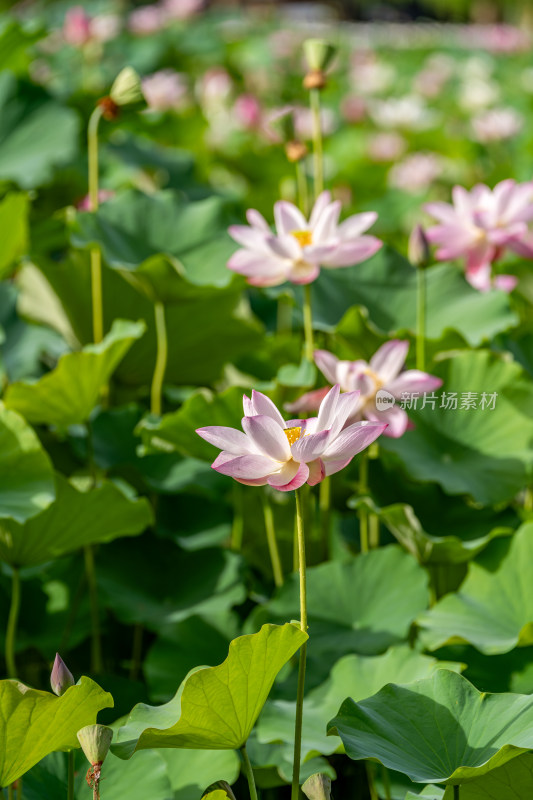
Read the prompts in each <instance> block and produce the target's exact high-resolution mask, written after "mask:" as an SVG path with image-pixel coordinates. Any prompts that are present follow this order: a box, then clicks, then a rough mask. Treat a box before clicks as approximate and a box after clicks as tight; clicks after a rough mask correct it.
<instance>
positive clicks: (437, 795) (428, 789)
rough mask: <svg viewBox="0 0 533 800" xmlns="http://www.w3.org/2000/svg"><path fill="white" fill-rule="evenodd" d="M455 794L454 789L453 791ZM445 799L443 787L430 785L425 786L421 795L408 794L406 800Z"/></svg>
mask: <svg viewBox="0 0 533 800" xmlns="http://www.w3.org/2000/svg"><path fill="white" fill-rule="evenodd" d="M452 792H453V789H452ZM443 797H444V791H443V789H442V787H441V786H433V785H431V784H428V785H427V786H424V788H423V789H422V791H421V792H420V794H417V793H416V792H407V794H406V795H405V800H417V798H418V800H442V798H443Z"/></svg>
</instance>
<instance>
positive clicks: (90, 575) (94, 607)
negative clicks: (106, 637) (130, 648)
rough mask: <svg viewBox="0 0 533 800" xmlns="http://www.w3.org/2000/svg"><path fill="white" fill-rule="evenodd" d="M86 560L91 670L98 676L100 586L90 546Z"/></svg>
mask: <svg viewBox="0 0 533 800" xmlns="http://www.w3.org/2000/svg"><path fill="white" fill-rule="evenodd" d="M83 555H84V558H85V575H86V577H87V584H88V587H89V603H90V607H91V670H92V672H94V673H96V674H100V673H101V672H102V671H103V663H102V642H101V638H100V611H99V608H98V584H97V581H96V569H95V564H94V550H93V548H92V547H91V545H90V544H88V545H85V547H84V548H83Z"/></svg>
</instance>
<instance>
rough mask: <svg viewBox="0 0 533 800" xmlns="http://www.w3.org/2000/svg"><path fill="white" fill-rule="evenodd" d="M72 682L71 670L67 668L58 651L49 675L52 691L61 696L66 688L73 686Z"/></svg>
mask: <svg viewBox="0 0 533 800" xmlns="http://www.w3.org/2000/svg"><path fill="white" fill-rule="evenodd" d="M74 683H75V681H74V676H73V675H72V672H71V671H70V670H69V669H68V667H67V665H66V664H65V662H64V661H63V659H62V658H61V656H60V655H59V653H56V657H55V661H54V666H53V667H52V673H51V675H50V686H51V687H52V691H53V692H54V694H57V696H58V697H61V695H62V694H65V692H66V691H67V689H69V688H70V687H71V686H74Z"/></svg>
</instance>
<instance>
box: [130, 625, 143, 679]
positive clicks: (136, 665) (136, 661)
mask: <svg viewBox="0 0 533 800" xmlns="http://www.w3.org/2000/svg"><path fill="white" fill-rule="evenodd" d="M143 633H144V628H143V626H142V625H141V623H140V622H137V623H136V625H134V626H133V647H132V653H131V667H130V681H136V680H138V679H139V675H140V674H141V665H142V653H143Z"/></svg>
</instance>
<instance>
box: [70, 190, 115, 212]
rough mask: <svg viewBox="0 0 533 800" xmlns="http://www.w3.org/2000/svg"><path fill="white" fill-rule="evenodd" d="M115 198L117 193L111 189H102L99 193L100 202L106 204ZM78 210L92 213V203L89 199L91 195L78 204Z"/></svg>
mask: <svg viewBox="0 0 533 800" xmlns="http://www.w3.org/2000/svg"><path fill="white" fill-rule="evenodd" d="M114 196H115V192H113V191H111V190H110V189H100V191H99V192H98V202H99V203H105V201H106V200H110V199H111V198H112V197H114ZM76 208H77V209H78V211H90V210H91V201H90V199H89V195H88V194H86V195H85V197H83V198H82V199H81V200H80V201H79V203H77V204H76Z"/></svg>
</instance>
